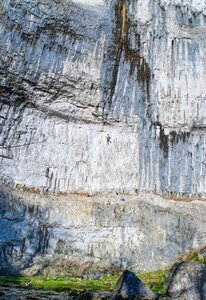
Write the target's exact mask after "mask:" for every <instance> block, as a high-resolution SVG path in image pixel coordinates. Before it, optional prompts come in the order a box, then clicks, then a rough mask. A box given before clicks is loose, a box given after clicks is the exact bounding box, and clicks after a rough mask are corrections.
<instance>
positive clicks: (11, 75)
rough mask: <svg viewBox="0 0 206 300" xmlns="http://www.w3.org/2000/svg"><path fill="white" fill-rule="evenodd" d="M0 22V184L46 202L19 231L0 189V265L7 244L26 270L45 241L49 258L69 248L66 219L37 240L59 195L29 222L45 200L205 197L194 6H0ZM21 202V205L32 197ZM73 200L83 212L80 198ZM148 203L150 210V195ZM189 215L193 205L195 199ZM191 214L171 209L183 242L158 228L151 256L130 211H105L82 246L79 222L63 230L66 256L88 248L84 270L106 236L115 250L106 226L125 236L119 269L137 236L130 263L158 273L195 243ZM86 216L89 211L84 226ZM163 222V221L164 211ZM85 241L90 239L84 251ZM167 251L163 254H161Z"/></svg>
mask: <svg viewBox="0 0 206 300" xmlns="http://www.w3.org/2000/svg"><path fill="white" fill-rule="evenodd" d="M0 15H1V19H0V53H1V55H0V97H1V101H0V124H1V125H0V176H1V182H2V183H3V184H4V185H8V184H9V185H12V186H16V188H18V189H20V190H21V191H22V197H23V199H26V198H29V196H27V194H26V193H25V191H26V190H27V191H28V192H40V193H41V195H42V196H41V199H42V200H41V201H43V202H45V203H47V204H45V206H46V207H47V209H44V210H43V212H42V213H41V214H40V215H38V213H39V212H38V213H37V212H36V213H35V212H34V215H35V214H36V215H35V216H36V217H35V218H36V219H35V220H37V221H34V223H31V224H36V225H35V226H36V227H34V228H33V227H32V226H33V225H31V224H30V223H28V222H30V221H29V220H30V210H29V206H28V205H27V206H25V205H23V206H20V208H19V209H18V207H19V204H18V203H19V198H18V197H17V199H16V198H15V197H13V196H11V199H13V198H15V201H13V200H12V201H13V202H14V205H13V206H12V207H13V210H14V211H15V209H17V212H16V214H17V218H16V217H13V212H12V214H11V216H10V213H9V212H8V213H7V212H6V211H5V209H4V207H5V203H7V202H8V203H9V201H8V199H10V198H9V193H3V196H2V197H1V207H0V213H1V219H2V220H3V221H2V222H1V223H0V226H1V228H4V226H6V228H7V231H8V232H7V233H5V231H3V230H0V253H1V259H2V261H3V263H4V264H5V265H6V266H8V264H7V260H9V259H8V255H7V254H5V253H7V250H5V249H7V248H8V247H7V246H8V245H10V246H9V247H11V248H12V249H13V250H12V251H10V250H11V249H10V248H8V249H9V250H8V251H10V252H12V253H13V254H12V255H14V253H21V254H20V257H21V259H25V264H28V263H31V262H32V260H33V258H34V257H35V255H37V254H38V255H39V254H40V255H41V254H44V250H42V249H45V247H46V245H47V251H48V254H49V255H53V254H54V253H57V252H58V251H57V250H55V249H59V248H58V247H59V246H58V245H59V244H58V243H63V244H64V243H66V244H65V245H67V247H68V248H69V247H70V246H71V244H72V243H73V239H72V238H71V239H70V237H71V236H70V233H68V235H67V233H66V237H65V238H64V239H63V238H62V237H61V238H59V237H58V235H60V236H62V234H63V233H62V232H64V228H68V226H70V225H71V224H70V225H68V224H67V222H66V221H65V224H64V221H62V222H61V224H60V225H57V228H61V230H63V231H61V230H60V229H59V232H58V229H55V230H56V231H55V230H54V233H52V234H51V235H46V237H45V236H44V233H41V232H42V231H41V230H42V229H41V228H47V227H48V228H54V227H52V226H53V224H59V223H58V222H59V221H58V222H57V221H56V214H57V215H58V216H59V218H60V219H61V214H62V212H63V210H64V208H63V207H65V211H66V212H67V214H68V216H67V217H68V218H72V212H71V213H70V205H71V203H70V201H71V199H70V198H65V199H66V200H65V202H64V206H61V210H58V205H59V203H57V202H58V201H57V199H58V198H55V199H56V200H55V202H52V205H53V206H52V207H53V208H52V209H54V211H55V213H54V214H53V215H50V216H48V217H46V216H45V217H41V216H42V215H44V213H45V214H46V212H48V211H50V205H51V203H50V200H51V199H50V198H48V196H46V195H50V196H49V197H52V194H56V195H59V196H60V195H67V196H68V195H70V194H74V193H75V194H81V195H82V194H84V195H86V194H87V195H97V194H99V195H106V194H107V195H110V196H108V199H110V197H111V194H116V193H120V194H130V195H133V196H134V195H136V194H138V193H141V192H150V193H152V192H153V193H155V194H163V195H165V196H172V197H177V198H205V197H206V179H205V176H206V162H205V153H206V152H205V147H206V145H205V144H206V131H205V128H206V115H205V114H206V110H205V107H206V88H205V86H206V47H205V44H206V3H205V1H200V0H190V1H189V0H184V1H181V0H170V1H169V0H115V1H113V0H111V1H110V0H73V1H69V0H64V1H58V0H43V1H38V0H33V1H31V0H25V1H22V0H9V1H8V0H2V1H1V3H0ZM107 134H110V136H111V143H108V141H107V138H106V136H107ZM24 193H25V194H24ZM4 195H6V196H4ZM140 195H141V194H140ZM133 196H131V197H133ZM30 197H32V196H30ZM33 197H34V199H33V200H32V201H34V200H35V199H36V196H33ZM65 197H66V196H65ZM72 197H73V196H72ZM118 197H119V196H118ZM145 197H146V196H142V197H141V196H140V197H138V198H136V201H137V202H138V201H139V203H136V204H134V203H133V204H134V205H140V206H141V205H143V204H141V203H143V202H142V201H143V200H144V199H145ZM148 197H149V196H148ZM81 199H82V200H81V202H84V201H85V207H87V205H86V200H85V198H81ZM102 199H103V196H102ZM151 199H152V201H154V202H155V197H154V196H151ZM87 200H88V199H87ZM5 201H6V202H5ZM12 201H11V203H13V202H12ZM25 201H26V200H25ZM36 201H37V199H36ZM38 201H39V200H38ZM38 201H37V202H38ZM79 201H80V200H79ZM93 201H95V199H93ZM102 201H103V200H102ZM152 201H149V206H150V205H152ZM103 202H104V201H103ZM54 203H56V205H54ZM72 203H73V202H72ZM105 203H106V202H105ZM82 205H83V204H82ZM162 205H163V204H162V202H161V204H160V207H161V206H162ZM184 205H185V206H186V207H187V204H184ZM36 207H38V203H37V204H36V205H35V204H34V208H35V209H37V208H36ZM97 207H98V206H97ZM154 207H155V203H154ZM188 207H189V208H190V209H191V207H190V206H188ZM170 208H171V209H173V206H172V207H170ZM192 208H194V207H193V206H192ZM35 209H34V210H35ZM85 209H86V208H85ZM152 209H153V208H151V210H150V209H148V210H146V211H147V212H148V218H151V219H153V218H155V221H154V222H156V223H155V226H157V222H160V220H162V210H161V209H160V210H158V213H157V216H155V217H154V214H153V213H154V212H153V211H152ZM201 209H205V205H204V203H203V204H201ZM13 210H12V211H13ZM100 210H101V209H100ZM154 210H155V208H154ZM71 211H72V210H71ZM78 211H79V207H78V208H77V209H76V211H75V213H74V215H75V217H76V218H77V219H78ZM131 211H132V209H131ZM155 211H156V210H155ZM198 211H199V206H197V208H196V210H195V211H194V214H192V217H191V219H190V217H184V212H183V213H182V218H183V219H184V218H186V220H187V221H185V222H186V223H185V222H183V224H184V225H185V224H187V225H185V226H186V228H187V230H188V232H190V229H191V228H192V229H191V230H192V232H193V233H194V234H193V236H192V237H191V242H190V241H186V239H189V238H190V237H188V236H187V234H186V235H185V229H184V226H182V227H181V226H180V227H178V226H179V225H178V226H177V228H176V227H175V228H176V229H173V230H172V229H171V231H170V230H169V227H170V225H169V223H167V222H166V221H165V223H164V222H163V223H164V224H163V225H162V226H163V227H161V226H160V227H161V228H159V227H157V228H159V229H157V233H156V235H155V237H156V238H157V240H158V239H160V240H161V237H162V235H164V236H167V235H168V236H169V237H170V238H169V239H167V243H165V244H164V247H163V248H161V250H158V249H159V248H158V247H159V246H158V243H159V242H157V243H156V244H155V243H153V242H152V243H151V244H150V242H149V237H151V234H153V233H152V232H153V231H155V230H156V229H154V230H153V229H148V228H149V227H146V228H147V230H145V231H144V233H142V235H141V232H142V231H141V230H143V229H141V228H142V227H141V226H142V225H141V221H140V220H139V213H137V214H136V213H135V212H132V216H131V218H129V217H127V218H126V221H124V222H125V223H124V222H123V221H122V222H123V223H121V224H120V225H117V224H116V222H117V221H115V220H116V219H115V218H116V216H113V215H112V216H110V211H109V210H108V216H107V213H106V212H105V216H107V219H108V220H110V217H111V218H114V219H115V220H114V221H113V222H114V223H112V224H110V225H108V226H109V227H108V228H110V229H108V228H107V226H106V225H105V226H102V227H101V222H102V221H101V222H100V225H98V226H100V227H98V226H96V225H95V222H94V220H93V221H92V222H94V223H91V226H92V228H93V229H92V230H94V231H93V232H92V233H91V235H89V238H88V243H86V244H85V248H84V245H83V244H84V241H83V238H82V236H84V235H85V232H86V231H84V230H83V228H84V226H85V223H84V222H83V221H82V220H83V217H82V219H81V222H80V225H79V228H80V229H78V228H77V229H75V230H74V231H73V232H72V236H73V235H75V236H77V239H76V242H75V243H76V244H77V246H75V247H76V248H75V249H77V251H79V253H80V255H79V256H81V257H83V256H84V255H85V257H86V256H87V254H88V253H90V252H91V253H90V254H88V255H89V256H92V261H93V262H95V261H96V260H98V259H104V258H105V257H106V256H107V251H106V250H105V249H106V248H104V246H102V243H103V242H104V243H105V241H108V240H112V239H113V238H115V239H116V244H115V246H114V247H117V248H118V247H120V246H121V247H123V245H124V243H129V241H125V238H123V236H124V234H123V233H121V230H123V229H117V231H115V232H113V231H114V230H115V228H117V227H118V226H120V227H121V228H127V226H129V227H132V228H133V226H134V228H135V229H134V230H133V229H132V230H133V231H131V232H130V231H128V232H129V233H128V234H129V235H132V234H134V239H133V240H132V242H131V245H133V246H131V247H130V248H129V249H130V250H128V253H127V255H126V254H125V255H126V257H127V258H128V259H126V258H125V260H126V262H127V263H126V265H128V266H129V264H130V263H131V265H133V264H134V262H133V260H132V259H133V255H134V253H136V252H135V251H136V250H135V249H136V248H135V247H136V246H134V245H139V242H137V239H138V238H139V237H142V241H144V242H142V243H143V244H142V245H144V244H145V243H147V244H148V245H151V248H152V249H153V250H152V253H153V254H152V255H153V258H151V265H150V266H149V265H147V263H146V261H147V260H146V259H145V256H144V255H142V256H141V255H140V254H139V253H140V252H138V254H135V255H136V256H134V257H135V260H136V261H138V263H139V261H140V260H141V258H142V259H143V260H144V263H143V265H142V269H151V268H155V267H159V266H160V265H162V264H164V263H167V262H169V261H171V260H172V259H173V258H175V257H177V256H178V255H180V254H182V253H184V252H185V251H189V250H191V248H192V246H194V245H195V246H200V245H201V244H202V243H203V242H204V238H203V235H204V234H203V232H204V220H201V221H200V223H199V224H198V226H196V225H195V226H194V228H193V227H191V226H192V225H191V224H192V219H193V218H194V219H195V218H196V215H197V212H198ZM96 213H97V212H96V211H93V212H92V213H91V216H92V218H95V216H96ZM133 213H134V216H133ZM179 213H180V214H181V209H179V210H178V214H179ZM7 214H8V217H5V215H7ZM18 214H19V215H18ZM31 214H33V213H31ZM129 214H130V211H129V212H128V215H129ZM163 215H164V217H165V218H166V216H167V215H168V212H167V211H166V212H165V214H163ZM149 216H150V217H149ZM87 217H88V215H87V214H86V215H85V219H86V218H87ZM32 218H34V216H33V215H32V217H31V220H33V219H32ZM101 218H103V217H102V216H101ZM101 218H100V219H101ZM188 218H189V219H188ZM97 219H98V218H97ZM136 219H137V220H139V221H138V222H137V223H135V222H136V221H135V220H136ZM5 220H6V221H5ZM18 220H19V221H18ZM62 220H64V218H63V219H62ZM117 220H118V217H117ZM158 220H159V221H158ZM165 220H166V219H165ZM175 220H177V216H176V217H175ZM184 220H185V219H184ZM188 220H189V221H188ZM4 222H7V223H6V225H5V223H4ZM31 222H33V221H31ZM35 222H37V223H35ZM108 222H109V221H108ZM147 222H148V224H149V222H150V221H149V220H148V221H147ZM168 222H169V221H168ZM175 222H176V221H175ZM177 222H179V221H177ZM180 223H181V222H180ZM180 223H177V224H180ZM11 224H12V225H11ZM28 224H30V225H28ZM42 224H43V225H42ZM88 224H90V223H89V221H88V223H87V226H86V229H87V230H88V227H89V225H88ZM134 224H135V225H134ZM181 224H182V223H181ZM17 225H18V226H17ZM201 225H202V227H201ZM21 226H25V227H24V228H22V227H21ZM41 226H43V227H41ZM45 226H46V227H45ZM55 226H56V225H55ZM58 226H60V227H58ZM73 226H75V225H74V224H73V223H72V225H71V227H72V228H73ZM155 226H154V227H155ZM30 227H31V228H33V229H31V228H30ZM105 227H106V229H105ZM9 228H10V229H9ZM15 228H19V229H18V230H17V231H16V229H15ZM62 228H63V229H62ZM100 228H102V229H101V230H100ZM118 228H119V227H118ZM155 228H156V227H155ZM178 228H179V229H178ZM200 228H201V229H200ZM79 230H80V231H79ZM105 230H106V231H107V230H111V231H112V232H113V233H112V235H111V236H110V233H108V232H107V233H105V235H104V232H105ZM118 230H120V231H118ZM124 230H127V229H124ZM158 230H160V231H158ZM178 230H179V231H178ZM177 231H178V232H177ZM14 232H17V233H18V234H17V233H16V234H14ZM51 232H53V229H52V230H51ZM60 232H61V233H60ZM79 232H81V234H80V233H79ZM100 232H101V234H100ZM155 232H156V231H155ZM170 233H171V234H170ZM12 234H14V235H12ZM188 234H189V233H188ZM202 234H203V235H202ZM42 235H43V237H42ZM23 236H25V240H24V239H23ZM108 236H109V237H108ZM51 237H52V238H53V240H51ZM93 238H94V239H97V240H98V241H95V243H94V245H93V246H91V245H90V246H89V239H90V240H92V239H93ZM35 240H38V241H39V242H38V243H39V244H37V245H36V244H35V243H34V241H35ZM59 241H60V242H59ZM195 241H196V242H195ZM19 243H20V244H19ZM118 243H119V244H118ZM22 245H23V246H22ZM32 245H34V246H32ZM109 245H110V244H109ZM174 245H176V246H174ZM15 247H17V248H15ZM18 247H20V248H18ZM21 247H22V248H21ZM32 247H33V248H32ZM38 247H39V248H38ZM42 247H43V248H42ZM61 247H63V246H61ZM61 247H60V248H61ZM65 247H66V246H65ZM89 247H90V248H89ZM95 247H96V248H95ZM112 247H113V245H112V242H111V245H110V246H108V248H109V249H110V250H108V253H110V254H109V257H110V259H109V262H110V263H112V261H114V260H115V259H116V258H117V261H118V264H121V261H122V259H123V258H121V255H123V254H121V253H122V252H121V251H123V250H121V251H120V250H118V251H119V252H118V251H117V250H114V249H113V248H112ZM121 247H120V248H121ZM171 247H174V248H173V249H174V253H172V254H171V251H170V252H168V253H167V251H168V249H171ZM15 249H17V251H16V250H15ZM18 249H20V250H18ZM69 249H70V248H69ZM78 249H79V250H78ZM85 249H87V250H85ZM88 249H90V250H88ZM91 249H93V250H91ZM95 249H96V250H95ZM121 249H122V248H121ZM140 249H142V250H143V249H144V247H143V246H142V248H141V247H140ZM163 249H164V250H163ZM15 251H16V252H15ZM42 251H43V252H42ZM55 251H56V252H55ZM65 251H66V250H65ZM72 251H73V250H71V252H68V253H69V254H68V255H69V256H71V253H72ZM95 251H96V252H95ZM158 251H159V252H158ZM10 252H8V253H10ZM73 252H75V251H73ZM120 252H121V253H120ZM160 252H161V257H162V261H161V263H160V264H159V265H158V266H157V265H156V263H155V257H158V253H160ZM65 253H66V252H65ZM94 253H96V254H94ZM148 253H149V250H148V252H147V254H148ZM21 255H22V256H21ZM65 255H67V254H65ZM138 255H139V256H138ZM12 257H13V256H12ZM97 258H98V259H97ZM12 259H13V260H14V261H15V264H16V261H17V262H18V259H19V257H18V255H17V256H16V257H15V255H14V257H13V258H12ZM21 264H22V261H21ZM146 265H147V266H148V268H147V267H146Z"/></svg>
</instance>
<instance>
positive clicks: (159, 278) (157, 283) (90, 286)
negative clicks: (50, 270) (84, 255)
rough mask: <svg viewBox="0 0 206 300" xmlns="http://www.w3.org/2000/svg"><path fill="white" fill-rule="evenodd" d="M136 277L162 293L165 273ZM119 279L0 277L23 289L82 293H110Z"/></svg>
mask: <svg viewBox="0 0 206 300" xmlns="http://www.w3.org/2000/svg"><path fill="white" fill-rule="evenodd" d="M138 277H139V278H140V279H141V280H142V281H143V282H144V284H146V285H147V286H148V287H150V288H151V289H152V290H153V291H154V292H155V293H163V282H164V279H165V271H162V270H159V271H155V272H149V273H144V274H139V275H138ZM118 278H119V274H118V275H113V276H106V277H104V278H103V279H98V280H93V279H84V278H80V277H63V278H44V277H40V276H34V277H0V282H1V283H12V284H15V285H17V286H18V287H23V288H37V289H48V290H54V291H56V292H63V291H65V292H66V291H68V292H69V291H74V292H77V293H81V292H84V291H101V292H111V291H112V289H113V287H114V285H115V284H116V282H117V280H118Z"/></svg>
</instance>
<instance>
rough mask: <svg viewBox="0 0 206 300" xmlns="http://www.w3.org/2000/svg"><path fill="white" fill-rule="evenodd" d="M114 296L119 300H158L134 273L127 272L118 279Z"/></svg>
mask: <svg viewBox="0 0 206 300" xmlns="http://www.w3.org/2000/svg"><path fill="white" fill-rule="evenodd" d="M114 294H115V295H116V298H117V299H135V300H140V299H148V300H149V299H156V295H155V294H154V293H153V292H152V291H151V290H150V289H149V288H148V287H147V286H145V285H144V284H143V282H142V281H141V280H140V279H139V278H138V277H137V276H136V275H135V274H134V273H132V272H130V271H127V270H126V271H124V272H123V273H122V275H121V276H120V278H119V279H118V281H117V283H116V285H115V287H114Z"/></svg>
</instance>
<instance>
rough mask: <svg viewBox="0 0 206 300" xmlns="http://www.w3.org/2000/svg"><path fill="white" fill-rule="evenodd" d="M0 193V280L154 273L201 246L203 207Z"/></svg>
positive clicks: (152, 199)
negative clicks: (125, 270) (111, 272)
mask: <svg viewBox="0 0 206 300" xmlns="http://www.w3.org/2000/svg"><path fill="white" fill-rule="evenodd" d="M23 195H24V196H22V191H12V190H9V189H8V188H7V189H2V192H1V195H0V207H1V218H0V228H1V233H0V237H1V243H0V251H1V252H0V253H1V256H0V265H1V269H0V274H2V273H3V274H13V273H15V274H16V273H17V274H18V272H21V273H22V274H26V275H36V274H43V275H45V276H48V275H50V276H53V277H56V276H64V275H65V274H68V273H69V274H71V273H75V274H76V275H83V274H84V273H85V272H86V271H87V270H89V269H90V268H92V270H93V271H94V272H95V270H96V271H98V270H99V269H103V270H105V269H106V270H110V268H114V267H115V268H129V269H130V270H133V271H135V272H137V274H138V272H143V271H149V270H153V269H159V268H162V267H165V266H166V265H168V264H170V263H171V262H172V261H173V260H175V259H176V258H177V257H179V256H181V255H182V254H185V253H187V252H190V251H191V250H192V249H194V248H197V247H200V246H203V245H205V244H206V235H205V232H206V215H205V203H204V202H202V201H197V200H196V201H193V202H189V203H185V202H177V201H174V200H170V201H166V200H165V199H163V198H162V197H159V196H152V195H150V194H142V195H140V196H125V198H124V201H123V199H122V198H121V197H120V196H119V195H116V196H113V197H112V196H110V198H109V199H110V200H109V201H108V197H106V196H93V197H86V196H75V195H73V196H72V195H70V196H67V197H65V196H52V197H51V196H44V197H41V196H40V195H38V194H31V193H28V192H24V193H23Z"/></svg>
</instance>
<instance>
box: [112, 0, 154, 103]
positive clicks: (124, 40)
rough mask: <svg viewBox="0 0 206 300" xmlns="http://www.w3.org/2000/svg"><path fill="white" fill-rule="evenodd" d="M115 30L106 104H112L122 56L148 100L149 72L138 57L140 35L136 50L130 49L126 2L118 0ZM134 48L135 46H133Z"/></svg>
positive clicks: (146, 64)
mask: <svg viewBox="0 0 206 300" xmlns="http://www.w3.org/2000/svg"><path fill="white" fill-rule="evenodd" d="M115 17H116V28H115V35H116V38H115V45H114V57H115V60H114V66H113V70H112V80H111V85H110V94H109V97H108V98H109V99H108V103H109V105H111V104H112V98H113V96H114V93H115V89H116V85H117V78H118V71H119V65H120V60H121V58H122V55H124V59H125V61H126V62H129V63H130V76H132V75H133V74H134V73H135V72H136V79H137V81H138V84H139V85H140V87H141V88H142V89H145V90H146V92H147V96H148V98H149V86H150V77H151V72H150V68H149V65H148V63H147V62H146V60H145V58H144V57H142V56H141V55H140V45H141V41H140V35H139V34H138V33H136V36H137V49H136V48H135V49H132V48H131V47H130V43H129V30H130V28H131V26H132V24H131V22H130V20H129V19H128V17H127V7H126V0H118V2H117V4H116V7H115ZM135 46H136V45H135Z"/></svg>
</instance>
